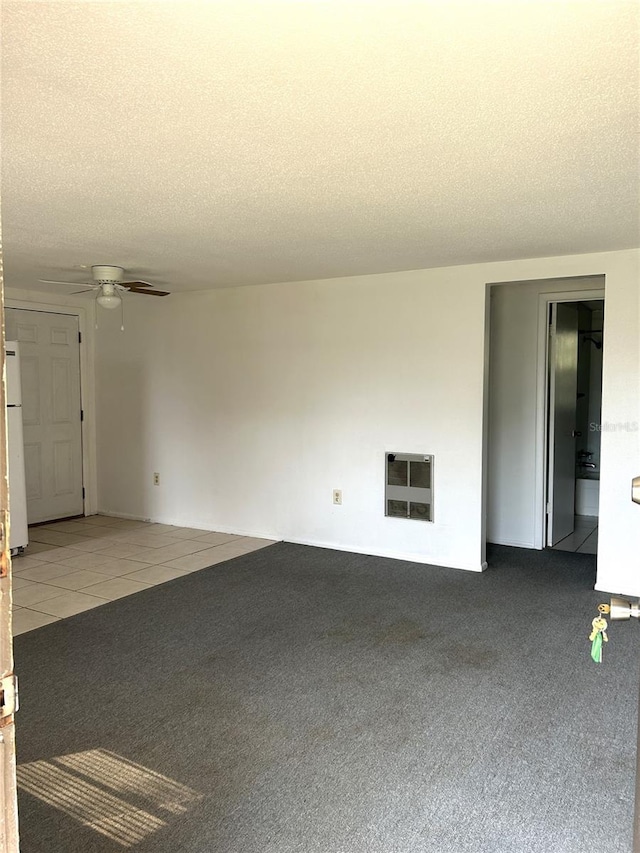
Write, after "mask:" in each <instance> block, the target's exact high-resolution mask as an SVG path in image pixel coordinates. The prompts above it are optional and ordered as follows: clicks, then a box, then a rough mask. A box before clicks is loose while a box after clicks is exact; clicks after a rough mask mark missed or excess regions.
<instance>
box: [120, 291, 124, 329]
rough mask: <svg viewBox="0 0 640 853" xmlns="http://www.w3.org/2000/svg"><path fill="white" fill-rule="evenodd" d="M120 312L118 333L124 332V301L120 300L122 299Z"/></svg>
mask: <svg viewBox="0 0 640 853" xmlns="http://www.w3.org/2000/svg"><path fill="white" fill-rule="evenodd" d="M120 311H121V312H122V319H121V323H122V325H121V326H120V331H121V332H124V299H122V297H121V298H120Z"/></svg>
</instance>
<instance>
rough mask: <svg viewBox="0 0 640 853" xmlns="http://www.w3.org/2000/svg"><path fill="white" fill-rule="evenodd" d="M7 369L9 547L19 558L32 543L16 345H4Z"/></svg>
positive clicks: (15, 342)
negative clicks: (28, 514)
mask: <svg viewBox="0 0 640 853" xmlns="http://www.w3.org/2000/svg"><path fill="white" fill-rule="evenodd" d="M5 353H6V366H7V442H8V450H9V509H10V512H11V515H10V523H9V547H10V548H11V553H12V554H19V553H20V552H21V551H22V550H23V549H24V548H25V547H26V546H27V545H28V543H29V529H28V527H27V487H26V482H25V476H24V439H23V437H22V387H21V385H20V350H19V347H18V343H17V341H6V342H5Z"/></svg>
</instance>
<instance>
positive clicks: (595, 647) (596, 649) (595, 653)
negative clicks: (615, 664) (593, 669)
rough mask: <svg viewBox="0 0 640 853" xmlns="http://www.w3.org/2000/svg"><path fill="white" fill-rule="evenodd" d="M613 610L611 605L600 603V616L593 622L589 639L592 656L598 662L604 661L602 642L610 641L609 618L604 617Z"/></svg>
mask: <svg viewBox="0 0 640 853" xmlns="http://www.w3.org/2000/svg"><path fill="white" fill-rule="evenodd" d="M610 612H611V607H610V606H609V605H608V604H599V605H598V614H599V615H598V616H596V618H595V619H594V620H593V622H592V623H591V633H590V634H589V640H590V641H591V657H592V658H593V660H594V661H595V662H596V663H602V644H603V642H604V643H608V642H609V638H608V637H607V620H606V619H605V618H604V617H605V616H608V615H609V613H610Z"/></svg>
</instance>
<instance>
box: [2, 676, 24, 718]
mask: <svg viewBox="0 0 640 853" xmlns="http://www.w3.org/2000/svg"><path fill="white" fill-rule="evenodd" d="M19 707H20V703H19V701H18V676H17V675H14V674H13V673H12V674H11V675H6V676H5V677H4V678H3V679H0V719H4V718H5V717H10V716H11V715H12V714H15V712H16V711H17V710H18V708H19Z"/></svg>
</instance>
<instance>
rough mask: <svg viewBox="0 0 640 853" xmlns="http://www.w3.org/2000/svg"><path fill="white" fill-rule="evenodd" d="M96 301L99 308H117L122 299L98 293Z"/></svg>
mask: <svg viewBox="0 0 640 853" xmlns="http://www.w3.org/2000/svg"><path fill="white" fill-rule="evenodd" d="M96 302H97V303H98V305H99V306H100V307H101V308H119V307H120V304H121V303H122V300H121V299H120V297H119V296H115V295H105V294H100V296H98V297H97V299H96Z"/></svg>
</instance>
